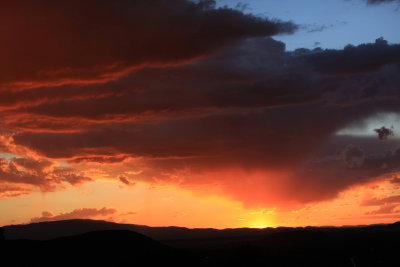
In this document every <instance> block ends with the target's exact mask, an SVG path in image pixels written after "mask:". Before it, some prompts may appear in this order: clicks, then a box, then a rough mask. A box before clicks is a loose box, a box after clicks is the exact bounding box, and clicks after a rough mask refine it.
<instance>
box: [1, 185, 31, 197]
mask: <svg viewBox="0 0 400 267" xmlns="http://www.w3.org/2000/svg"><path fill="white" fill-rule="evenodd" d="M30 191H31V190H30V188H25V187H22V186H15V185H10V184H0V199H5V198H11V197H21V196H24V195H29V194H30Z"/></svg>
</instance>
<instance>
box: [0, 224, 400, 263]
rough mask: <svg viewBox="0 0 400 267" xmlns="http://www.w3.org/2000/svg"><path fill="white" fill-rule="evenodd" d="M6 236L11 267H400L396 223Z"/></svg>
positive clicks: (70, 229) (4, 254)
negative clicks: (353, 225)
mask: <svg viewBox="0 0 400 267" xmlns="http://www.w3.org/2000/svg"><path fill="white" fill-rule="evenodd" d="M105 228H107V229H105ZM118 228H119V229H118ZM132 229H136V230H137V231H133V230H132ZM3 230H4V235H5V238H6V239H5V240H4V241H3V243H2V244H1V246H2V248H1V250H0V253H1V257H0V258H1V259H3V260H4V261H11V262H12V263H13V264H11V265H10V266H163V265H171V266H246V267H247V266H288V267H289V266H290V267H292V266H315V267H316V266H332V267H334V266H349V267H354V266H356V267H360V266H367V267H369V266H399V260H398V256H397V255H398V251H399V249H400V245H399V244H400V243H399V240H400V223H395V224H388V225H371V226H358V227H304V228H303V227H297V228H289V227H281V228H267V229H246V228H243V229H225V230H216V229H188V228H181V227H148V226H140V225H129V224H117V223H109V222H104V221H92V220H71V221H59V222H43V223H34V224H29V225H13V226H5V227H3ZM139 231H142V232H146V233H147V236H146V235H144V234H143V233H139ZM78 232H79V234H77V233H78ZM150 235H151V236H152V237H153V238H149V237H148V236H150ZM32 237H37V238H36V240H35V238H32ZM154 237H157V238H158V240H154V239H155V238H154ZM22 255H23V256H22ZM0 266H2V265H1V264H0ZM5 266H8V265H5Z"/></svg>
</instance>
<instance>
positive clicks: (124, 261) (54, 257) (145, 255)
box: [0, 230, 200, 266]
mask: <svg viewBox="0 0 400 267" xmlns="http://www.w3.org/2000/svg"><path fill="white" fill-rule="evenodd" d="M0 254H1V260H2V263H7V264H5V265H4V266H161V265H165V264H168V265H172V266H188V265H190V266H192V265H193V264H194V265H193V266H196V264H197V263H198V262H200V261H199V260H198V259H196V258H195V257H194V255H192V254H190V253H184V252H183V251H179V250H177V249H174V248H172V247H169V246H166V245H164V244H161V243H159V242H157V241H154V240H152V239H150V238H148V237H146V236H144V235H142V234H139V233H136V232H133V231H127V230H108V231H94V232H88V233H84V234H81V235H73V236H67V237H60V238H56V239H51V240H27V239H15V240H6V241H5V242H3V244H2V247H1V252H0ZM0 266H3V265H2V264H1V263H0Z"/></svg>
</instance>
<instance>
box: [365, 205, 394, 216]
mask: <svg viewBox="0 0 400 267" xmlns="http://www.w3.org/2000/svg"><path fill="white" fill-rule="evenodd" d="M398 206H399V205H398V204H388V205H383V206H381V207H380V208H379V209H377V210H374V211H370V212H366V213H365V215H376V214H390V213H397V212H398V210H396V208H397V207H398Z"/></svg>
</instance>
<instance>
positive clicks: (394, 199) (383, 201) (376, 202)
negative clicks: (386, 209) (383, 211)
mask: <svg viewBox="0 0 400 267" xmlns="http://www.w3.org/2000/svg"><path fill="white" fill-rule="evenodd" d="M390 204H400V195H395V196H390V197H385V198H380V199H378V198H372V199H367V200H364V201H363V202H362V203H361V205H362V206H382V205H390Z"/></svg>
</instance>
